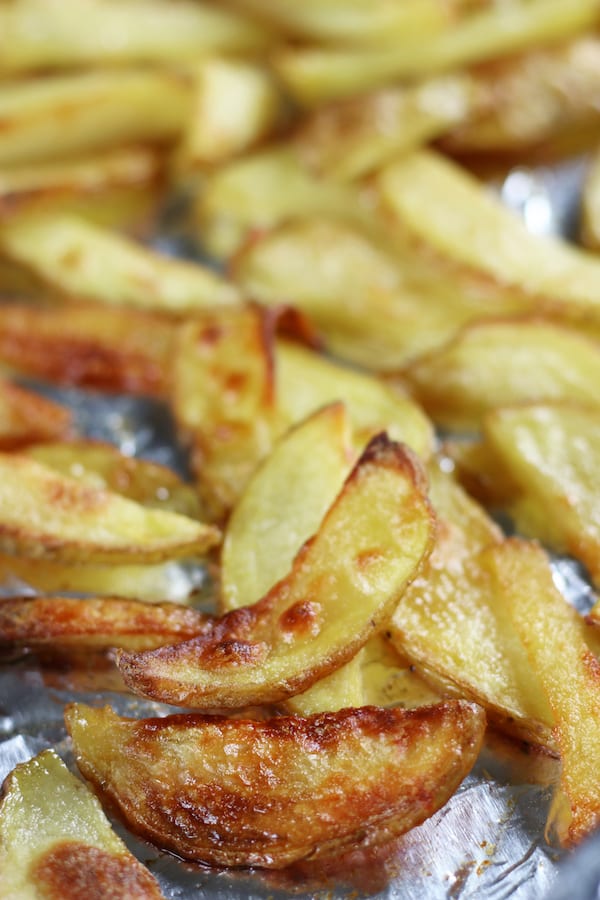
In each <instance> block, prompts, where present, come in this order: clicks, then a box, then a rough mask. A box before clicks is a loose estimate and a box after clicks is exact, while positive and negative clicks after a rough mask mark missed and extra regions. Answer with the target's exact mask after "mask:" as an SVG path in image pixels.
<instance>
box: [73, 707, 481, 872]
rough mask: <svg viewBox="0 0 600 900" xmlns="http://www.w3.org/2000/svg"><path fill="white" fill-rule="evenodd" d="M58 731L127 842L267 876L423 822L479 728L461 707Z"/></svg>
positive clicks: (115, 722)
mask: <svg viewBox="0 0 600 900" xmlns="http://www.w3.org/2000/svg"><path fill="white" fill-rule="evenodd" d="M65 719H66V723H67V728H68V730H69V732H70V734H71V738H72V740H73V745H74V749H75V754H76V758H77V762H78V765H79V767H80V769H81V771H82V772H83V774H84V775H85V777H86V778H88V779H90V780H91V781H92V782H93V784H94V785H95V786H96V788H97V789H98V790H99V791H100V792H101V794H102V796H103V797H104V798H105V799H106V800H107V801H109V802H110V803H111V805H113V806H115V807H116V809H117V811H118V813H119V814H120V816H121V817H122V818H123V819H124V820H125V821H126V822H127V824H128V826H129V827H130V828H131V829H132V830H134V831H136V832H137V833H138V834H140V835H142V836H143V837H145V838H147V839H149V840H151V841H152V842H153V843H155V844H157V845H158V846H160V847H164V848H166V849H168V850H171V851H172V852H174V853H176V854H177V855H178V856H182V857H184V858H188V859H193V860H197V861H202V862H207V863H211V864H218V865H225V866H249V865H253V866H262V867H265V868H281V867H283V866H286V865H288V864H290V863H292V862H294V861H295V860H300V859H306V858H307V857H310V858H311V859H314V858H318V857H327V856H333V855H337V854H339V853H340V852H341V851H342V850H343V849H345V848H347V847H350V846H356V845H359V846H363V847H366V846H370V847H374V846H377V845H379V844H383V843H386V842H387V841H389V840H390V839H392V838H393V837H394V836H396V835H399V834H401V833H403V832H404V831H407V830H408V829H409V828H411V827H412V826H413V825H416V824H417V823H419V822H422V821H423V820H424V819H425V818H427V817H428V816H429V815H431V814H432V813H433V812H434V811H435V810H437V809H439V808H440V806H442V805H443V804H444V803H445V802H446V800H447V799H448V798H449V797H450V795H451V793H452V792H453V791H454V790H455V789H456V787H457V786H458V784H459V783H460V782H461V780H462V779H463V778H464V777H465V775H466V774H467V773H468V772H469V770H470V768H471V766H472V765H473V763H474V761H475V758H476V756H477V752H478V750H479V747H480V745H481V740H482V737H483V732H484V727H485V725H484V714H483V712H482V710H481V709H479V708H478V707H477V706H475V705H473V704H469V703H465V702H461V701H455V702H449V703H446V704H440V705H439V706H430V707H427V708H425V709H421V710H411V711H406V710H382V709H377V708H376V707H363V708H361V709H356V710H354V709H347V710H341V711H339V712H336V713H323V714H320V715H315V716H310V717H306V718H304V717H300V716H294V717H289V718H288V717H283V716H282V717H279V718H274V719H269V720H266V721H252V720H247V719H224V718H221V717H215V716H208V717H206V716H201V715H174V716H167V717H166V718H160V719H146V720H137V721H136V720H134V719H124V718H120V717H119V716H117V715H115V713H114V712H113V711H112V710H111V709H110V708H107V707H105V708H104V709H93V708H92V707H87V706H84V705H83V704H71V705H70V706H68V707H67V709H66V713H65Z"/></svg>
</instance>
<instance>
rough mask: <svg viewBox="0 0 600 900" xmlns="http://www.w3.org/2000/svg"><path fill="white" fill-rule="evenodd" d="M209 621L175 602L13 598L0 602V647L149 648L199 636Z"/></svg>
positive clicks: (207, 617) (207, 618)
mask: <svg viewBox="0 0 600 900" xmlns="http://www.w3.org/2000/svg"><path fill="white" fill-rule="evenodd" d="M209 622H210V617H209V616H206V615H203V614H202V613H201V612H198V610H195V609H191V608H190V607H187V606H180V605H179V604H177V603H155V604H148V603H143V602H141V601H139V600H125V599H123V598H121V597H86V598H85V599H84V598H79V597H14V598H10V599H7V600H1V601H0V646H4V647H6V646H9V647H14V646H17V647H31V648H38V647H41V648H44V647H50V648H51V649H52V650H54V651H60V650H61V649H69V648H70V649H89V650H104V649H107V648H110V647H123V648H125V649H127V650H147V649H150V648H152V647H160V646H161V645H162V644H170V643H173V642H174V641H178V640H182V641H183V640H188V639H189V638H192V637H195V636H196V635H198V634H201V633H202V631H203V630H204V629H205V628H206V627H207V626H208V624H209Z"/></svg>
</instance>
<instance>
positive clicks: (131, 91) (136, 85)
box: [0, 3, 190, 166]
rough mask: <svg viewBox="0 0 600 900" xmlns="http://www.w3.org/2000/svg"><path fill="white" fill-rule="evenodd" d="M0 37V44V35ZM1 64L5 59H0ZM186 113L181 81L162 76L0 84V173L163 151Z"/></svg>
mask: <svg viewBox="0 0 600 900" xmlns="http://www.w3.org/2000/svg"><path fill="white" fill-rule="evenodd" d="M36 5H39V4H36ZM42 5H43V4H42ZM56 5H57V4H56V3H53V4H52V6H53V7H54V6H56ZM59 5H60V4H59ZM0 14H5V6H3V7H2V8H1V9H0ZM0 35H1V36H2V39H3V38H4V36H5V32H4V30H3V29H2V28H1V27H0ZM0 56H1V58H2V59H3V60H4V59H5V53H4V52H2V54H0ZM189 106H190V90H189V86H188V85H187V84H186V82H185V79H183V78H181V77H180V76H178V75H176V74H174V73H173V72H168V71H154V70H152V69H143V68H140V69H137V70H136V69H126V70H123V71H111V70H110V69H104V70H97V71H89V72H77V73H73V74H68V75H64V74H62V75H54V76H51V77H50V76H48V77H46V78H44V79H37V78H33V79H27V80H22V81H4V82H1V83H0V122H1V123H2V130H1V132H0V165H2V166H23V165H25V164H32V163H36V162H40V161H42V160H59V159H61V158H63V157H67V156H75V155H78V154H83V153H93V152H96V151H99V150H105V149H108V148H110V147H117V146H122V145H123V144H128V143H136V142H143V143H145V142H163V143H164V142H167V143H169V142H172V141H173V140H175V139H176V138H177V136H178V135H179V134H180V133H181V131H182V129H183V126H184V123H185V121H186V119H187V116H188V112H189Z"/></svg>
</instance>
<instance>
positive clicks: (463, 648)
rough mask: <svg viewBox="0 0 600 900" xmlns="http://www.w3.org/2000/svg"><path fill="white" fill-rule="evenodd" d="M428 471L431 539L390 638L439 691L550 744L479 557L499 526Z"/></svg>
mask: <svg viewBox="0 0 600 900" xmlns="http://www.w3.org/2000/svg"><path fill="white" fill-rule="evenodd" d="M430 477H431V501H432V504H433V507H434V509H435V511H436V515H437V517H438V532H437V540H436V544H435V547H434V549H433V551H432V553H431V556H430V557H429V560H428V562H427V563H426V564H425V566H424V568H423V570H422V572H421V573H420V574H419V576H418V577H417V578H416V579H415V581H414V582H413V583H412V584H411V585H410V586H409V587H408V588H407V590H406V591H405V592H404V594H403V596H402V598H401V600H400V602H399V603H398V606H397V608H396V611H395V612H394V615H393V617H392V621H391V623H390V624H389V626H388V633H389V635H390V638H391V640H392V643H393V644H394V646H396V647H397V648H398V650H399V651H400V652H401V653H402V654H404V655H405V656H406V657H408V659H410V660H411V662H412V663H413V664H414V665H415V666H416V667H417V671H418V672H419V673H420V674H421V675H422V676H423V677H424V678H425V679H426V680H427V681H429V682H430V683H431V684H432V685H433V686H434V687H435V688H436V689H437V690H439V691H440V692H441V693H442V694H450V695H453V696H456V695H458V696H462V697H468V698H469V699H471V700H475V702H477V703H480V704H481V705H482V706H483V707H484V708H485V709H486V712H487V714H488V716H489V719H490V721H492V722H494V723H495V724H496V725H498V726H499V727H500V728H502V729H503V730H506V731H508V733H509V734H513V735H516V736H517V737H519V738H521V739H525V740H527V741H528V742H533V743H535V744H538V745H541V746H543V747H546V748H549V749H551V750H555V745H554V742H553V739H552V728H553V726H554V719H553V717H552V713H551V710H550V708H549V706H548V703H547V701H546V699H545V697H544V694H543V692H542V690H541V685H540V684H539V680H538V679H537V677H536V674H535V672H534V670H533V669H532V667H531V665H530V664H529V661H528V659H527V656H526V654H525V651H524V649H523V647H522V646H521V643H520V641H519V640H518V637H517V635H516V634H515V632H514V629H513V628H512V625H511V623H510V620H509V619H508V617H507V614H506V612H505V611H504V607H503V604H502V602H501V601H500V600H499V599H498V598H497V597H496V595H495V594H494V591H493V579H492V574H491V572H490V568H489V565H487V564H486V560H485V554H484V551H485V549H486V548H487V547H488V546H496V545H497V544H500V543H501V542H502V535H501V532H500V530H499V528H498V527H497V526H496V525H495V524H494V523H493V522H492V520H491V519H490V518H489V517H488V516H487V515H486V513H485V512H484V511H483V510H482V509H481V508H480V507H479V506H477V504H476V503H475V502H474V501H473V500H471V499H470V498H469V497H468V495H467V494H465V492H464V491H463V490H462V489H461V488H460V487H459V485H457V484H455V483H454V482H453V481H452V479H451V478H449V477H448V476H445V475H444V474H443V473H442V472H438V471H436V470H435V469H434V468H432V470H431V473H430Z"/></svg>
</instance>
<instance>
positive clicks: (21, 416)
mask: <svg viewBox="0 0 600 900" xmlns="http://www.w3.org/2000/svg"><path fill="white" fill-rule="evenodd" d="M71 429H72V416H71V413H70V412H69V410H68V409H67V408H66V407H64V406H61V405H60V404H59V403H54V402H53V401H52V400H47V399H46V398H45V397H42V396H41V394H36V393H35V392H34V391H29V390H27V389H26V388H22V387H19V386H18V385H16V384H12V383H11V382H10V381H6V380H4V379H0V449H2V450H15V449H18V448H19V447H24V446H26V445H28V444H35V443H36V442H38V441H51V440H56V439H58V438H60V437H62V438H65V439H66V438H68V437H69V434H70V433H71Z"/></svg>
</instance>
